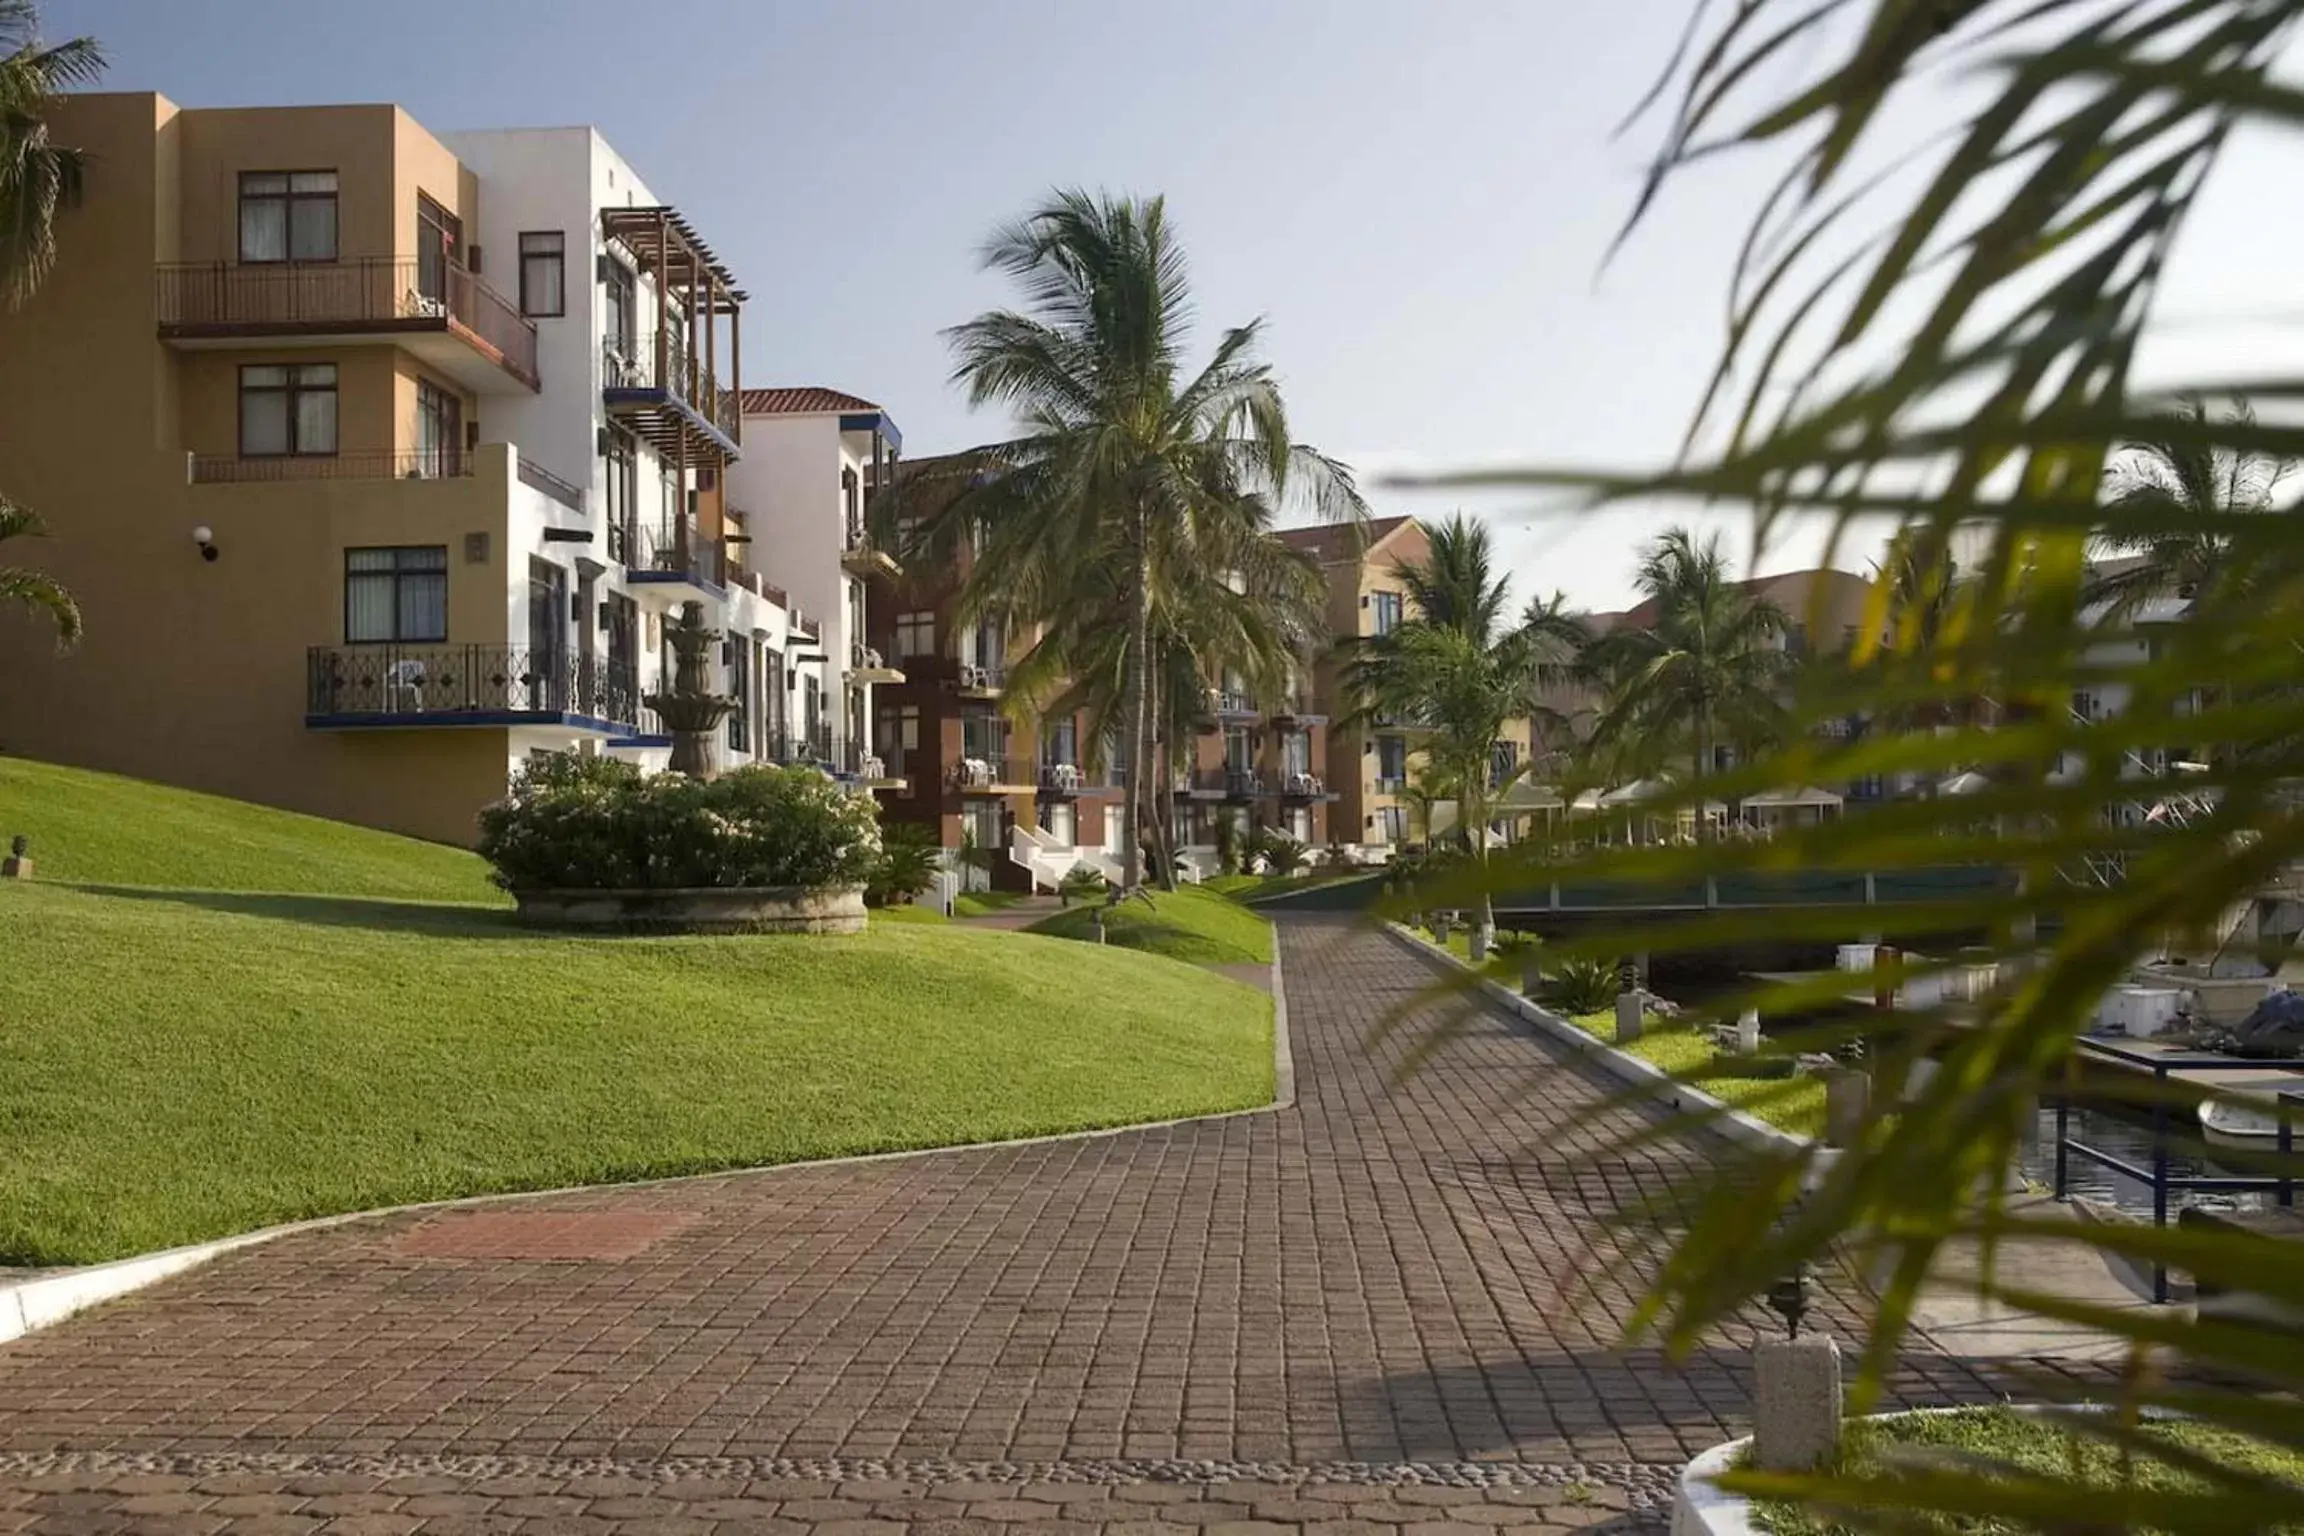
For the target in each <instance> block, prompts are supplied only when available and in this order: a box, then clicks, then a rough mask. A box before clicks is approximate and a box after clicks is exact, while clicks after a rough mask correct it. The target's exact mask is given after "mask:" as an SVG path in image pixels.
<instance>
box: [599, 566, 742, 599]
mask: <svg viewBox="0 0 2304 1536" xmlns="http://www.w3.org/2000/svg"><path fill="white" fill-rule="evenodd" d="M624 584H625V585H626V586H628V587H694V588H695V589H696V590H697V591H699V592H704V593H708V594H710V595H711V597H712V600H713V601H714V602H721V603H724V602H726V601H727V600H728V589H727V588H726V587H724V586H722V585H721V584H720V583H719V582H716V581H714V580H712V579H711V578H710V577H709V576H704V575H700V574H699V573H697V572H695V571H636V570H632V569H631V568H629V567H627V568H626V569H625V572H624Z"/></svg>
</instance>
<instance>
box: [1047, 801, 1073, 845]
mask: <svg viewBox="0 0 2304 1536" xmlns="http://www.w3.org/2000/svg"><path fill="white" fill-rule="evenodd" d="M1078 827H1079V822H1078V821H1077V820H1076V819H1075V817H1074V815H1073V810H1072V802H1071V801H1069V800H1043V801H1041V802H1040V830H1041V831H1043V832H1045V833H1047V834H1048V837H1049V840H1050V841H1051V842H1053V843H1055V844H1056V846H1057V847H1059V848H1069V847H1071V846H1073V844H1074V843H1076V842H1077V841H1078V840H1079V833H1078V830H1077V829H1078Z"/></svg>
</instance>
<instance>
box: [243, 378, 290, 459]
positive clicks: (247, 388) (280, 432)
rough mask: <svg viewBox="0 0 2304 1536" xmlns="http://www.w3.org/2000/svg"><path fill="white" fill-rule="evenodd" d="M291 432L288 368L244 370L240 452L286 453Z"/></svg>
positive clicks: (250, 453)
mask: <svg viewBox="0 0 2304 1536" xmlns="http://www.w3.org/2000/svg"><path fill="white" fill-rule="evenodd" d="M291 441H292V439H291V438H290V436H289V432H288V370H287V369H285V368H243V369H241V370H240V452H241V453H242V454H243V455H246V456H249V457H255V456H258V455H264V454H278V453H286V452H287V451H288V449H289V445H290V442H291Z"/></svg>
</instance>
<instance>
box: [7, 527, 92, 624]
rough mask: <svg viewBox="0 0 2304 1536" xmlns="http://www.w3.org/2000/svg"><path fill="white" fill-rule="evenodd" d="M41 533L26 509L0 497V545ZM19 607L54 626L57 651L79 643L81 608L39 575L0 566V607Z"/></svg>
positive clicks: (70, 595)
mask: <svg viewBox="0 0 2304 1536" xmlns="http://www.w3.org/2000/svg"><path fill="white" fill-rule="evenodd" d="M43 531H44V530H43V529H42V528H41V526H40V519H39V518H38V517H37V516H35V515H34V514H33V513H32V512H31V511H30V510H29V509H28V508H25V507H20V506H18V505H16V503H14V502H12V501H10V500H9V499H8V498H7V497H5V496H0V544H5V543H7V542H8V541H9V540H10V539H16V538H31V537H37V536H38V535H39V534H40V533H42V532H43ZM19 604H21V605H22V606H24V607H27V608H30V609H32V610H33V611H34V612H36V613H44V614H46V615H47V616H48V617H49V618H50V619H51V620H53V621H54V622H55V625H56V643H57V645H58V647H59V648H61V649H70V648H71V647H72V646H74V645H77V644H78V643H79V641H80V605H79V604H78V603H76V602H74V601H73V600H72V594H71V593H69V592H67V591H65V590H64V588H63V587H62V586H61V585H59V584H58V583H56V582H55V581H53V580H51V579H50V578H48V577H46V576H43V575H41V574H40V573H39V572H38V571H25V570H17V569H15V568H13V567H10V566H5V565H0V607H15V606H17V605H19Z"/></svg>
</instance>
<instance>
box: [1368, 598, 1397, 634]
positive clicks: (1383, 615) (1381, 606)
mask: <svg viewBox="0 0 2304 1536" xmlns="http://www.w3.org/2000/svg"><path fill="white" fill-rule="evenodd" d="M1369 602H1370V606H1371V607H1373V608H1374V609H1375V611H1376V628H1375V630H1374V633H1376V634H1379V635H1388V634H1390V633H1392V631H1394V630H1396V629H1398V628H1399V627H1400V594H1399V593H1397V592H1377V593H1374V594H1372V595H1371V597H1370V599H1369Z"/></svg>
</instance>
